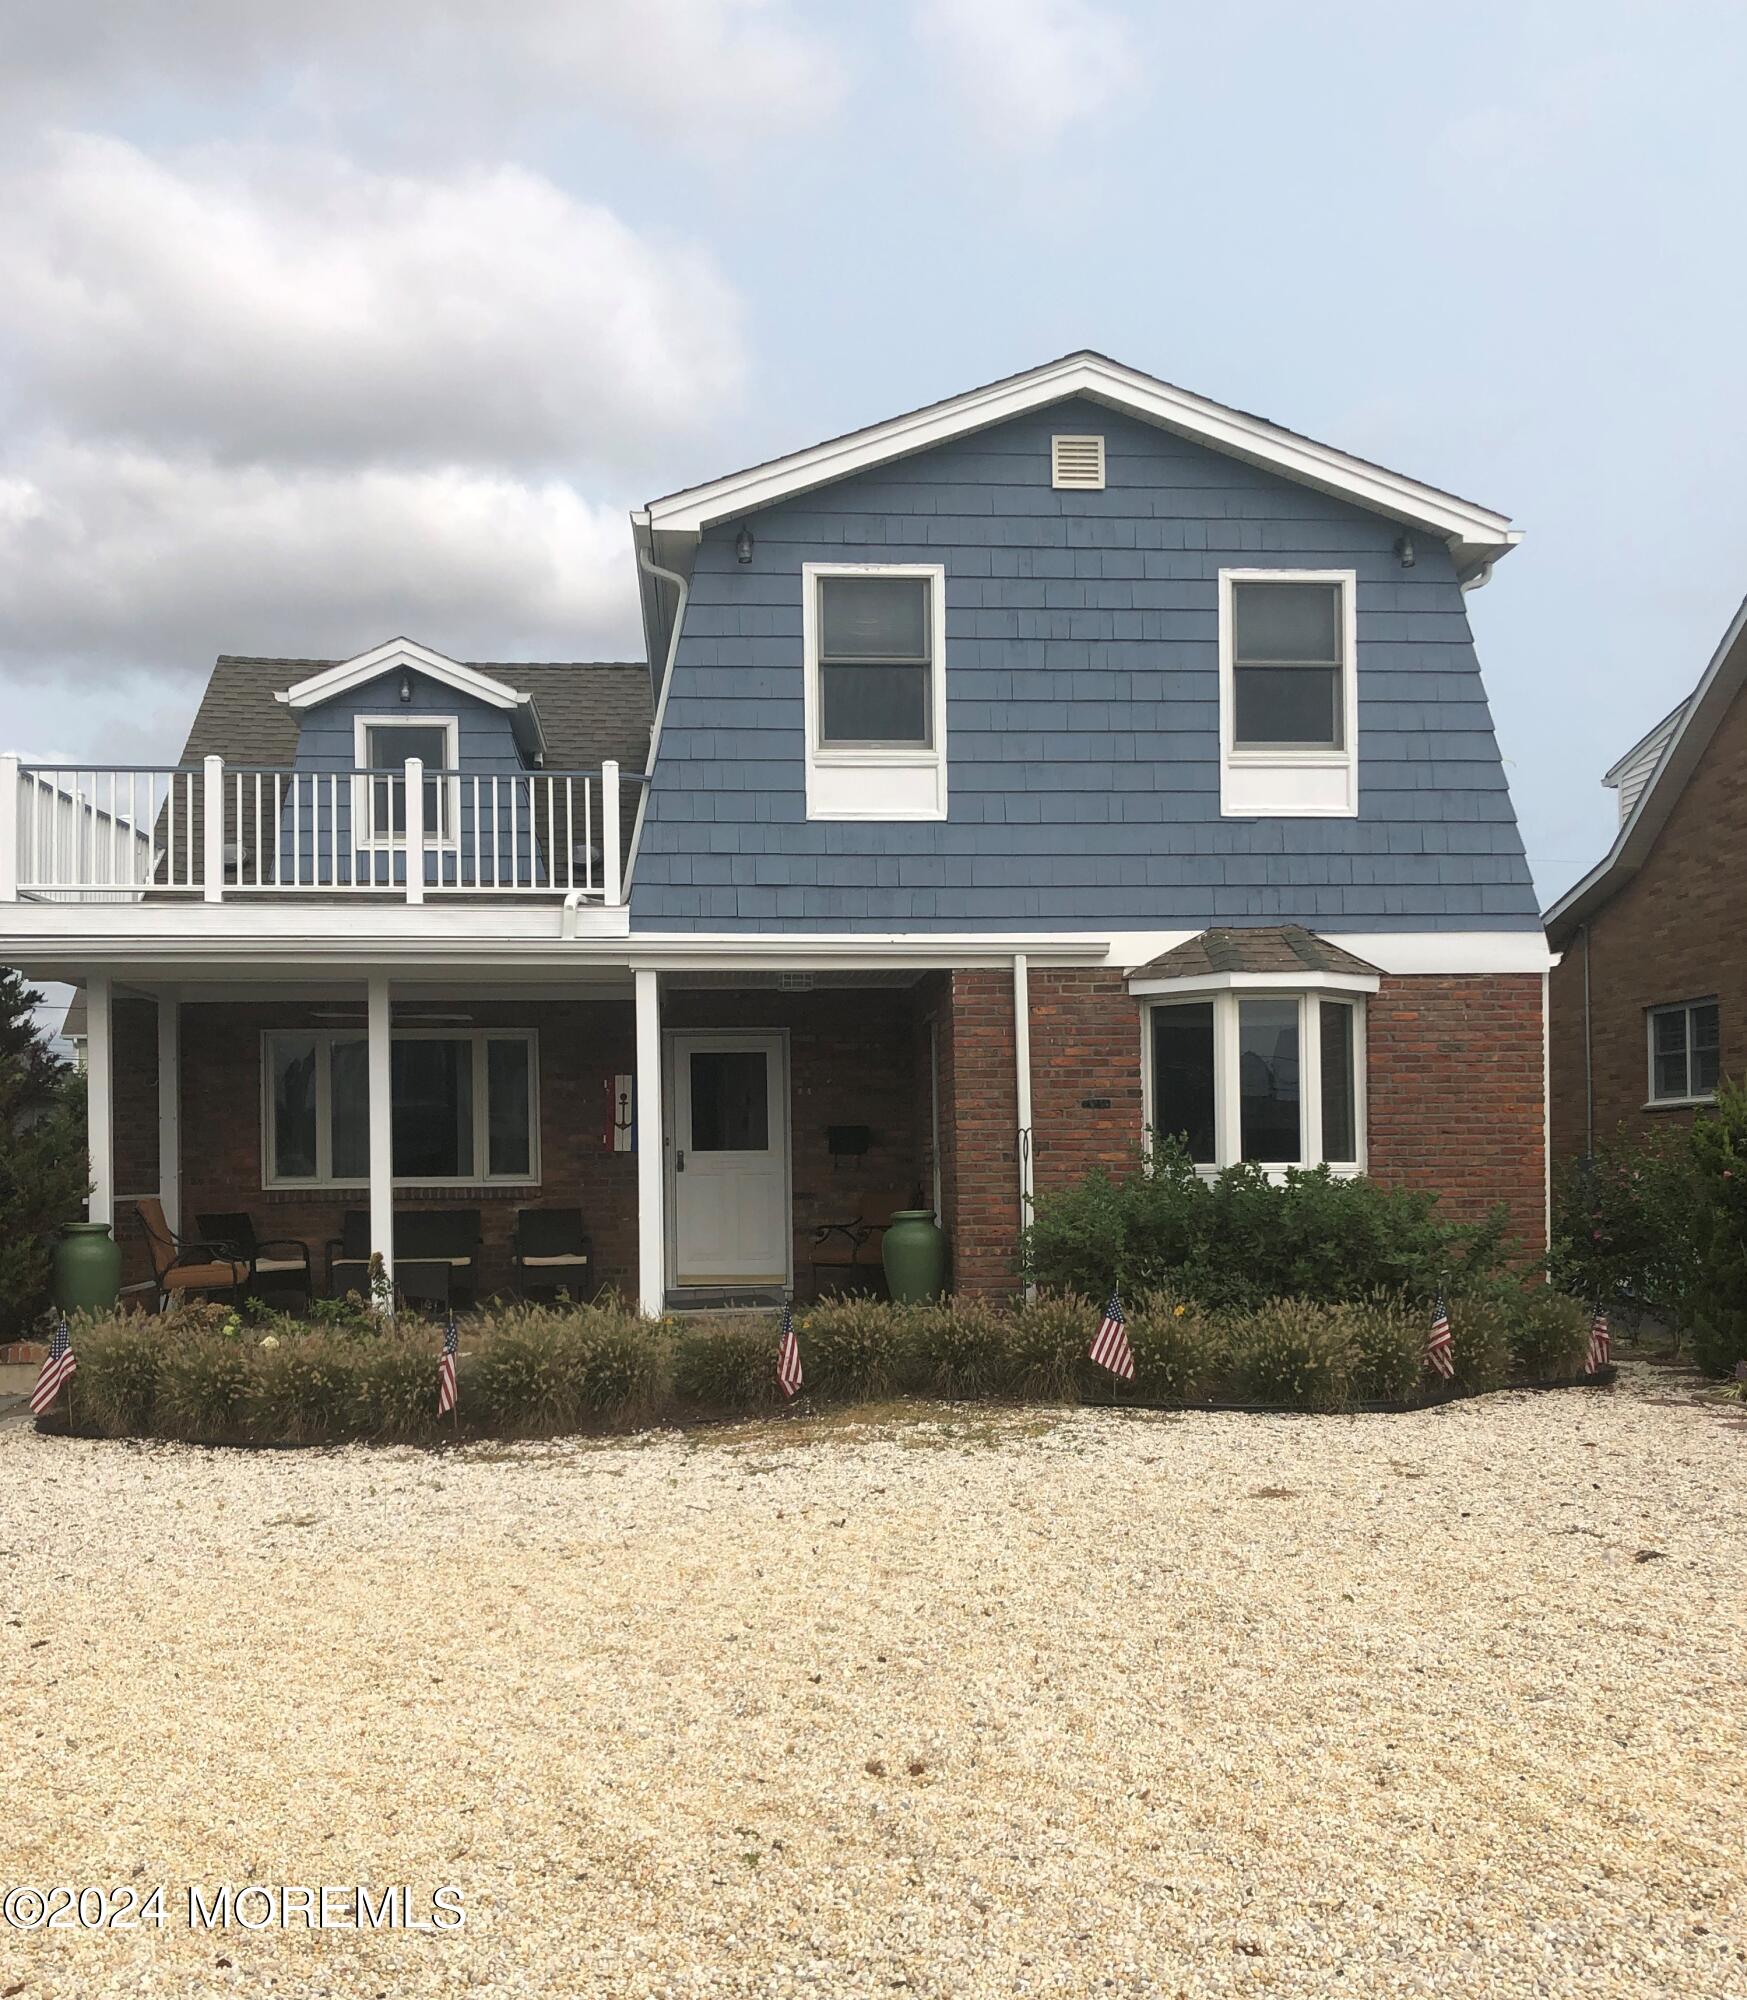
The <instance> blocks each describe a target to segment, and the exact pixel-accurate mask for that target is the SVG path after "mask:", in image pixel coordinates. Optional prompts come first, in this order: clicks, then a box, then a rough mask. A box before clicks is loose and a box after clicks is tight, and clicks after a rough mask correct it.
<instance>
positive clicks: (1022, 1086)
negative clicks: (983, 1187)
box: [1013, 951, 1037, 1299]
mask: <svg viewBox="0 0 1747 2000" xmlns="http://www.w3.org/2000/svg"><path fill="white" fill-rule="evenodd" d="M1013 1083H1014V1097H1015V1100H1016V1102H1017V1105H1018V1113H1019V1227H1020V1229H1021V1230H1022V1231H1023V1230H1026V1229H1029V1228H1030V1227H1031V1214H1032V1194H1033V1181H1032V1172H1031V975H1030V971H1029V968H1028V967H1027V965H1026V962H1025V954H1024V952H1022V951H1016V952H1015V953H1014V954H1013ZM1036 1291H1037V1287H1036V1286H1035V1285H1034V1284H1033V1283H1032V1282H1031V1280H1030V1279H1029V1278H1027V1279H1026V1281H1025V1296H1026V1297H1027V1298H1028V1299H1029V1298H1033V1297H1035V1296H1036Z"/></svg>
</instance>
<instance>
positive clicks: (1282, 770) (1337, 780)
mask: <svg viewBox="0 0 1747 2000" xmlns="http://www.w3.org/2000/svg"><path fill="white" fill-rule="evenodd" d="M1240 583H1332V584H1336V585H1338V586H1339V589H1340V593H1341V617H1340V625H1341V655H1342V657H1341V716H1342V725H1343V733H1344V735H1345V737H1346V741H1345V744H1344V745H1343V746H1342V748H1340V749H1339V750H1327V749H1318V748H1316V747H1314V746H1313V747H1310V748H1307V749H1303V750H1294V749H1291V748H1289V747H1288V748H1283V749H1254V750H1241V749H1239V748H1238V747H1237V744H1236V741H1235V737H1236V732H1237V695H1236V675H1235V660H1234V657H1233V655H1234V647H1235V641H1236V625H1235V620H1234V618H1233V606H1234V587H1235V586H1236V585H1237V584H1240ZM1358 597H1359V578H1358V572H1357V571H1356V570H1350V569H1222V570H1221V571H1220V572H1219V810H1220V814H1221V816H1222V817H1224V818H1227V819H1273V818H1280V819H1351V818H1353V817H1355V815H1356V814H1357V813H1358V810H1359V617H1358ZM1319 774H1320V775H1321V776H1322V778H1323V782H1322V783H1321V784H1320V785H1318V784H1317V783H1316V779H1317V776H1318V775H1319ZM1270 776H1272V777H1273V778H1274V779H1275V780H1276V782H1275V783H1274V784H1272V785H1270V784H1269V782H1268V780H1269V778H1270ZM1307 781H1308V782H1307Z"/></svg>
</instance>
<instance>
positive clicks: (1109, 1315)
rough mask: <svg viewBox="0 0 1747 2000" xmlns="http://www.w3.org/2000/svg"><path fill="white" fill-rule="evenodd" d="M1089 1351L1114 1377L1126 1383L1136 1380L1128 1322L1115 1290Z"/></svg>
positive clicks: (1101, 1366)
mask: <svg viewBox="0 0 1747 2000" xmlns="http://www.w3.org/2000/svg"><path fill="white" fill-rule="evenodd" d="M1089 1351H1090V1354H1091V1357H1092V1359H1093V1360H1094V1361H1095V1362H1097V1364H1098V1366H1099V1367H1100V1368H1108V1369H1109V1370H1110V1372H1111V1374H1112V1375H1120V1376H1121V1377H1122V1379H1123V1381H1125V1382H1132V1381H1133V1380H1134V1349H1133V1348H1132V1347H1130V1346H1129V1344H1128V1321H1127V1320H1126V1319H1125V1318H1124V1317H1123V1314H1122V1302H1121V1300H1120V1299H1118V1298H1117V1296H1116V1293H1115V1291H1114V1290H1112V1291H1111V1294H1110V1303H1109V1304H1108V1305H1107V1306H1106V1307H1105V1308H1104V1317H1103V1318H1102V1319H1101V1320H1100V1321H1099V1322H1098V1331H1097V1332H1096V1333H1095V1334H1093V1336H1092V1345H1091V1348H1090V1350H1089Z"/></svg>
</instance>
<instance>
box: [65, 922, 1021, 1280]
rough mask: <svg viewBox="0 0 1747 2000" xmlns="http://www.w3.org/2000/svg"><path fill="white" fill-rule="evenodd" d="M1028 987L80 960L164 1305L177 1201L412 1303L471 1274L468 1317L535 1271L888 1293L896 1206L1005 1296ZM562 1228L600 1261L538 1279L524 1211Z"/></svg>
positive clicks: (127, 1187)
mask: <svg viewBox="0 0 1747 2000" xmlns="http://www.w3.org/2000/svg"><path fill="white" fill-rule="evenodd" d="M702 956H703V954H701V953H700V954H698V957H699V958H702ZM872 956H873V954H871V953H870V954H868V957H869V958H870V959H871V958H872ZM1017 970H1018V976H1019V977H1020V978H1021V979H1023V978H1024V977H1025V970H1024V961H1023V959H1022V958H1021V959H1020V960H1019V961H1018V967H1017ZM967 978H969V979H971V980H973V981H976V982H980V983H978V984H975V985H974V986H967V985H966V983H965V982H966V980H967ZM1013 978H1014V962H1013V961H1012V960H1011V959H1009V960H1008V962H1007V964H1006V966H1004V967H1002V968H1001V969H999V970H998V971H996V972H994V973H992V974H991V973H990V972H989V971H987V970H984V971H979V972H976V973H974V974H969V975H967V974H965V973H963V972H955V970H954V969H952V968H949V967H941V966H938V965H936V966H928V965H916V964H910V965H890V964H884V965H882V964H878V963H868V962H864V963H860V964H855V965H850V966H837V967H833V966H830V965H823V966H813V967H806V966H795V965H789V966H784V967H780V968H778V967H770V966H759V965H756V964H754V965H747V964H744V963H743V964H739V965H735V966H731V967H718V966H712V965H708V964H703V963H698V962H695V961H694V962H692V963H689V964H679V965H667V966H662V965H648V964H643V965H637V964H630V963H626V962H624V961H623V960H620V961H619V962H618V963H604V962H601V961H600V960H598V959H595V960H589V961H585V962H577V961H576V960H575V959H574V958H572V959H571V960H570V961H569V962H566V963H565V964H564V965H563V966H562V967H561V968H552V967H541V968H527V967H524V968H521V969H519V970H517V971H516V972H514V973H513V974H510V973H507V972H506V973H503V974H499V975H498V976H491V975H489V974H487V973H486V972H484V971H482V970H480V969H479V968H473V969H472V970H470V972H469V974H468V975H467V976H466V977H454V976H451V977H437V976H434V975H433V973H432V972H431V971H430V970H428V969H421V968H413V967H408V966H389V965H384V966H379V967H376V968H374V969H370V970H367V971H365V972H364V973H363V974H362V975H361V976H360V975H359V974H358V973H356V972H353V973H351V974H349V975H341V974H339V973H337V972H336V973H329V974H326V975H323V976H316V977H311V976H310V975H309V973H308V971H307V970H306V971H305V973H304V975H303V976H302V977H301V978H300V977H297V976H295V975H294V974H293V973H292V972H291V969H290V968H288V967H280V968H278V969H277V970H276V971H275V973H274V974H273V975H272V976H270V977H264V976H261V975H260V974H259V973H254V974H252V976H247V977H238V976H232V977H229V978H218V977H215V976H202V977H194V978H188V977H184V978H181V979H178V980H174V981H172V980H168V979H164V978H162V977H152V976H142V973H141V972H140V971H136V970H133V969H131V968H130V969H113V970H108V971H95V970H91V969H88V968H86V969H84V970H83V978H82V984H83V988H84V997H85V1012H86V1030H87V1040H86V1055H87V1071H88V1081H89V1097H90V1135H91V1154H92V1179H93V1191H92V1196H91V1203H90V1214H91V1217H92V1219H93V1220H99V1221H108V1222H110V1223H111V1224H112V1226H113V1227H114V1229H115V1234H116V1237H117V1240H118V1241H119V1242H120V1243H121V1244H122V1246H123V1249H124V1253H125V1256H126V1266H125V1279H126V1281H127V1282H128V1283H129V1284H131V1285H134V1286H137V1287H139V1288H140V1290H141V1292H142V1294H144V1295H147V1296H149V1295H150V1294H151V1293H152V1292H153V1291H154V1290H157V1289H161V1288H162V1280H163V1273H162V1270H161V1269H159V1268H154V1263H153V1258H152V1254H151V1253H152V1244H151V1242H150V1240H149V1238H150V1231H151V1227H152V1226H155V1217H156V1216H157V1214H158V1212H159V1211H161V1216H162V1227H163V1229H164V1230H165V1231H167V1232H168V1234H169V1235H170V1237H172V1238H173V1239H174V1240H175V1241H176V1242H177V1243H178V1244H182V1243H187V1244H190V1245H193V1246H199V1245H202V1244H206V1243H208V1242H209V1241H210V1239H211V1238H212V1237H213V1236H214V1235H215V1234H217V1233H220V1232H221V1231H225V1230H227V1228H228V1229H229V1230H231V1231H234V1228H235V1226H236V1221H235V1219H236V1218H237V1217H239V1216H244V1217H246V1218H247V1220H248V1225H249V1227H250V1228H251V1230H252V1232H253V1235H254V1236H255V1237H256V1238H257V1239H260V1240H261V1241H262V1242H269V1241H270V1242H274V1243H281V1244H282V1243H284V1242H286V1241H290V1242H292V1243H295V1244H300V1245H302V1246H304V1247H305V1248H306V1250H307V1256H308V1279H307V1283H308V1285H309V1288H310V1289H311V1290H312V1291H313V1292H314V1293H316V1294H318V1295H320V1294H323V1293H341V1292H344V1291H345V1290H348V1289H363V1288H364V1285H365V1284H366V1283H367V1260H368V1256H369V1253H371V1252H375V1253H377V1254H379V1255H380V1256H381V1258H382V1263H383V1269H384V1272H385V1274H386V1275H387V1276H388V1277H389V1278H390V1280H391V1281H392V1280H393V1279H394V1278H395V1277H396V1276H397V1275H398V1276H401V1277H403V1278H404V1279H405V1280H406V1288H407V1290H408V1293H409V1295H410V1296H414V1297H417V1298H420V1299H424V1298H428V1297H429V1296H431V1267H432V1266H433V1265H440V1264H442V1263H444V1262H449V1263H451V1264H452V1266H453V1271H452V1281H453V1288H452V1290H450V1289H448V1281H447V1280H446V1281H445V1285H444V1286H443V1287H442V1288H439V1291H438V1294H437V1295H438V1296H443V1295H447V1296H449V1297H451V1298H452V1300H454V1301H455V1302H457V1303H460V1304H463V1305H464V1304H466V1303H467V1302H468V1301H469V1300H471V1299H484V1298H488V1297H494V1296H496V1297H507V1296H511V1295H513V1294H515V1293H516V1292H518V1291H529V1290H531V1289H533V1288H534V1286H533V1285H531V1283H530V1279H531V1278H532V1279H533V1280H534V1283H535V1284H537V1285H538V1286H539V1287H540V1288H542V1289H555V1288H556V1287H557V1286H558V1285H559V1284H562V1287H563V1289H565V1290H566V1291H569V1292H570V1293H572V1295H580V1296H593V1295H595V1294H596V1293H599V1292H601V1291H605V1290H610V1291H615V1292H618V1293H621V1294H622V1295H624V1296H626V1297H629V1298H633V1299H635V1300H636V1301H637V1302H638V1304H639V1305H640V1306H641V1307H642V1309H643V1310H644V1311H646V1312H651V1313H656V1312H663V1311H672V1310H680V1309H684V1308H686V1307H688V1306H692V1305H699V1306H703V1305H717V1304H721V1303H724V1302H728V1303H733V1302H740V1301H744V1302H747V1303H762V1302H769V1301H773V1300H780V1299H781V1298H782V1297H784V1296H790V1295H792V1296H797V1297H800V1298H807V1297H810V1296H814V1295H817V1294H819V1293H821V1292H825V1291H830V1290H840V1289H854V1290H869V1291H874V1290H878V1289H880V1288H881V1285H882V1278H881V1270H880V1254H879V1253H880V1239H881V1235H882V1232H883V1227H884V1225H885V1223H886V1222H887V1221H888V1220H889V1218H890V1216H891V1215H892V1213H893V1212H894V1211H895V1210H897V1209H904V1208H910V1209H923V1210H927V1211H929V1212H931V1213H932V1214H933V1215H935V1216H936V1217H937V1218H938V1219H939V1220H940V1221H941V1222H942V1224H943V1226H945V1227H946V1229H947V1231H948V1233H949V1235H952V1234H954V1233H956V1231H957V1230H958V1229H959V1228H960V1226H961V1225H962V1226H963V1227H964V1228H965V1229H966V1230H967V1231H968V1232H971V1233H972V1234H973V1235H974V1242H972V1243H970V1244H968V1245H967V1246H966V1247H967V1250H968V1251H969V1257H968V1262H963V1263H962V1264H961V1274H960V1275H961V1276H967V1275H968V1276H969V1278H970V1280H971V1281H972V1282H973V1283H976V1284H979V1285H982V1284H988V1283H991V1282H992V1283H993V1284H994V1285H995V1286H996V1288H1001V1287H1004V1286H1007V1285H1010V1284H1011V1283H1012V1282H1014V1279H1015V1275H1016V1264H1015V1258H1016V1251H1017V1244H1018V1235H1019V1229H1020V1222H1021V1216H1022V1214H1023V1212H1024V1207H1025V1203H1026V1201H1027V1199H1028V1197H1029V1187H1030V1173H1031V1155H1032V1149H1031V1146H1030V1144H1029V1129H1028V1128H1029V1124H1030V1105H1029V1089H1028V1086H1029V1051H1028V1049H1025V1050H1021V1049H1020V1048H1017V1047H1016V1043H1018V1044H1023V1042H1024V1041H1025V1033H1024V1029H1025V1026H1026V1025H1027V1024H1028V1013H1029V1010H1028V1009H1025V1008H1020V1009H1017V1010H1015V1008H1014V1006H1013V993H1014V987H1013V984H1012V981H1013ZM955 981H956V982H957V983H956V986H955ZM985 1017H986V1018H985ZM1016 1020H1017V1023H1018V1024H1019V1031H1018V1033H1017V1034H1016V1033H1015V1024H1016ZM1016 1056H1018V1057H1020V1058H1021V1060H1020V1061H1018V1062H1016ZM1022 1080H1023V1082H1024V1083H1025V1085H1026V1089H1025V1090H1024V1092H1022V1090H1021V1082H1022ZM1022 1097H1023V1102H1022ZM1022 1113H1023V1116H1022V1115H1021V1114H1022ZM153 1203H155V1204H156V1205H157V1206H156V1208H153V1207H152V1204H153ZM553 1214H558V1215H564V1216H568V1217H572V1218H574V1220H575V1223H576V1225H577V1226H578V1227H579V1230H580V1235H581V1239H582V1243H581V1251H582V1255H583V1256H585V1257H586V1262H584V1263H579V1262H578V1261H577V1259H576V1256H575V1255H574V1254H572V1255H571V1257H570V1258H569V1259H568V1260H567V1261H566V1262H564V1263H563V1264H561V1265H558V1266H556V1267H554V1266H553V1265H551V1264H547V1265H546V1266H545V1267H544V1268H542V1269H539V1270H537V1271H536V1272H534V1273H530V1271H529V1269H528V1268H527V1265H526V1261H525V1256H519V1255H518V1252H523V1253H525V1250H526V1241H525V1239H526V1237H527V1235H528V1233H529V1230H530V1227H531V1225H530V1222H529V1218H530V1217H531V1216H532V1217H539V1216H550V1215H553ZM226 1240H227V1242H228V1241H229V1237H228V1235H227V1238H226ZM204 1254H205V1253H204V1252H201V1251H198V1250H197V1249H191V1251H190V1255H191V1256H195V1255H204ZM273 1261H274V1262H275V1263H282V1262H283V1261H285V1260H284V1256H283V1253H280V1254H279V1255H278V1256H275V1257H274V1259H273ZM293 1261H295V1260H293ZM160 1263H161V1260H160ZM257 1275H258V1278H259V1282H258V1283H256V1284H255V1289H257V1290H259V1291H261V1292H262V1293H263V1294H266V1293H268V1292H270V1291H271V1290H272V1289H273V1286H274V1284H275V1283H278V1284H283V1283H284V1282H285V1274H284V1273H283V1272H279V1273H272V1272H269V1270H268V1268H267V1264H266V1262H265V1261H263V1262H262V1264H261V1265H260V1269H259V1273H258V1274H254V1273H252V1274H251V1276H252V1278H254V1277H256V1276H257ZM172 1276H173V1274H172ZM415 1279H416V1282H415ZM292 1282H294V1283H301V1282H304V1281H303V1280H298V1279H293V1281H292Z"/></svg>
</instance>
